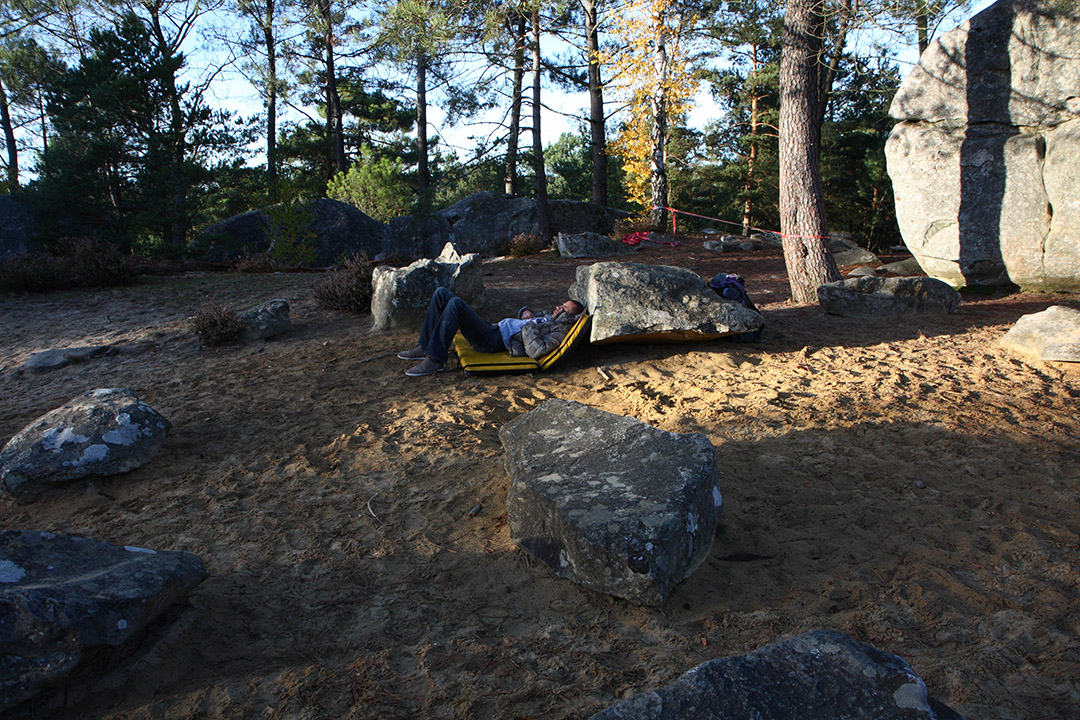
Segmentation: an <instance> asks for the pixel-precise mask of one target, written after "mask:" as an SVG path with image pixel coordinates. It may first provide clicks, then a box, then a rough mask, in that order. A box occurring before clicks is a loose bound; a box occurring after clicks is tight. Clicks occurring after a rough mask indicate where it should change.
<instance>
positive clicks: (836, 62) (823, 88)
mask: <svg viewBox="0 0 1080 720" xmlns="http://www.w3.org/2000/svg"><path fill="white" fill-rule="evenodd" d="M852 2H853V0H843V2H841V3H840V6H839V10H838V12H839V14H840V23H839V25H838V26H837V30H836V37H835V38H833V45H832V50H831V51H830V53H829V58H828V60H829V61H828V63H825V61H824V58H822V59H820V60H818V62H817V65H818V67H819V68H821V69H822V72H821V81H820V83H819V85H818V118H819V119H818V132H819V133H820V132H821V125H822V123H824V122H825V114H826V112H828V109H829V97H830V96H831V95H832V89H833V84H834V83H835V82H836V75H837V73H838V72H839V70H840V60H841V59H842V58H843V55H844V46H845V45H847V36H848V31H849V30H851V25H852V23H854V21H855V7H854V6H853V5H852ZM822 27H823V28H824V22H823V23H822ZM823 44H824V42H823V43H822V45H823ZM823 50H824V48H821V49H819V54H820V53H821V52H822V51H823ZM818 149H819V150H820V149H821V143H820V137H819V142H818Z"/></svg>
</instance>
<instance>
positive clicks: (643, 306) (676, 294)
mask: <svg viewBox="0 0 1080 720" xmlns="http://www.w3.org/2000/svg"><path fill="white" fill-rule="evenodd" d="M570 298H571V299H572V300H577V301H578V302H580V303H582V304H583V305H584V306H585V307H586V308H587V309H588V311H589V314H590V315H591V316H592V331H591V335H590V340H591V341H592V342H594V343H595V342H604V341H608V342H617V341H625V340H631V339H633V340H649V339H650V338H651V339H665V338H670V339H676V338H683V339H694V338H700V337H720V336H724V335H741V334H742V333H750V332H753V331H755V330H758V329H759V328H761V327H762V325H764V323H765V321H764V319H763V318H762V317H761V315H760V314H758V313H756V312H754V311H753V310H750V309H749V308H746V307H744V306H743V305H741V304H739V303H735V302H727V301H725V300H724V299H723V298H721V297H720V296H719V295H717V294H716V292H714V291H713V290H712V289H711V288H710V287H709V286H708V284H707V283H706V282H705V281H704V280H703V279H702V278H701V277H699V276H698V275H696V274H694V273H693V272H691V271H689V270H686V269H684V268H678V267H671V266H668V265H642V264H639V263H621V262H598V263H594V264H592V265H579V266H578V269H577V277H576V281H575V282H574V284H573V285H572V286H571V287H570Z"/></svg>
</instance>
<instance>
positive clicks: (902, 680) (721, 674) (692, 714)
mask: <svg viewBox="0 0 1080 720" xmlns="http://www.w3.org/2000/svg"><path fill="white" fill-rule="evenodd" d="M687 718H694V719H695V720H708V719H715V720H727V719H728V718H731V719H732V720H734V719H735V718H739V719H740V720H741V719H742V718H747V719H749V718H753V719H754V720H812V719H814V720H826V719H830V720H832V719H836V720H839V718H843V719H844V720H963V718H961V716H960V715H958V714H957V713H956V712H954V711H953V710H952V708H950V707H948V706H947V705H945V704H943V703H941V702H940V701H938V700H936V699H934V698H933V697H931V696H930V695H929V694H928V693H927V690H926V684H925V683H924V682H923V681H922V680H921V679H920V678H919V677H918V676H917V675H916V674H915V673H914V671H913V670H912V669H911V667H910V666H909V665H908V664H907V663H906V662H904V661H903V659H901V658H899V657H897V656H896V655H890V654H888V653H884V652H882V651H880V650H878V649H876V648H873V647H870V646H869V645H864V644H862V643H860V642H858V641H856V640H854V639H852V638H850V637H848V636H847V635H844V634H843V633H840V632H836V631H835V630H814V631H812V632H808V633H804V634H802V635H797V636H796V637H793V638H790V639H788V640H783V641H781V642H778V643H775V644H773V645H769V646H767V647H763V648H761V649H760V650H755V651H754V652H752V653H750V654H748V655H740V656H735V657H727V658H721V659H719V660H710V661H709V662H706V663H703V664H701V665H698V666H697V667H696V668H694V669H692V670H690V671H689V672H687V673H685V674H684V675H682V676H681V677H680V678H679V679H678V680H676V681H675V682H674V683H672V684H671V685H669V686H667V687H665V688H661V689H660V690H654V691H652V692H646V693H642V694H640V695H635V696H633V697H631V698H629V699H627V700H623V701H622V702H618V703H615V704H614V705H612V706H611V707H609V708H607V709H606V710H603V711H601V712H598V713H597V714H595V715H593V716H592V718H591V719H590V720H687Z"/></svg>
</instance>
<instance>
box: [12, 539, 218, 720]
mask: <svg viewBox="0 0 1080 720" xmlns="http://www.w3.org/2000/svg"><path fill="white" fill-rule="evenodd" d="M206 576H207V572H206V569H205V568H204V567H203V562H202V560H201V559H199V558H198V557H197V556H195V555H192V554H190V553H184V552H166V551H162V552H156V551H154V550H146V549H143V548H136V547H119V546H117V545H110V544H108V543H103V542H98V541H96V540H88V539H85V538H78V537H71V536H67V535H55V534H53V533H47V532H37V531H31V530H21V531H20V530H5V531H0V711H2V710H5V709H7V708H10V707H13V706H14V705H17V704H19V703H21V702H23V701H25V700H28V699H30V698H32V697H33V696H34V695H36V694H37V693H39V692H40V691H41V690H43V689H45V688H46V687H49V686H54V685H57V684H60V683H61V682H63V681H64V679H65V678H67V677H68V676H69V675H70V674H71V673H72V671H74V670H75V669H76V668H77V667H79V666H80V665H81V664H83V663H84V662H85V661H86V660H87V659H88V657H89V656H90V655H91V654H92V653H93V652H94V651H95V650H99V649H104V648H115V647H119V646H120V645H122V644H124V643H125V642H126V641H127V640H129V639H130V638H132V637H134V636H135V635H137V634H139V633H140V632H141V631H142V630H143V629H144V628H146V626H147V625H148V624H149V623H150V622H151V621H152V620H154V619H155V618H157V617H158V616H159V615H161V613H163V612H164V611H165V610H166V609H167V608H168V607H169V606H171V605H173V604H174V603H176V602H178V601H179V600H181V599H183V598H184V597H186V596H187V595H188V593H190V592H191V590H192V589H193V588H194V587H195V586H196V585H198V584H199V583H200V582H202V581H203V580H204V579H205V578H206Z"/></svg>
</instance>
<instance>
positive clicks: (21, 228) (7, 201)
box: [0, 195, 39, 260]
mask: <svg viewBox="0 0 1080 720" xmlns="http://www.w3.org/2000/svg"><path fill="white" fill-rule="evenodd" d="M36 230H37V215H36V214H35V213H34V211H33V210H32V209H30V208H29V207H28V206H27V205H26V204H24V203H21V202H19V201H18V200H16V199H15V198H13V197H11V196H10V195H0V260H3V259H4V258H6V257H8V256H9V255H19V254H21V253H27V252H33V251H35V250H38V249H39V248H38V247H37V245H36V244H35V243H34V242H33V240H32V239H31V237H32V236H33V235H34V233H35V232H36Z"/></svg>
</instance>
